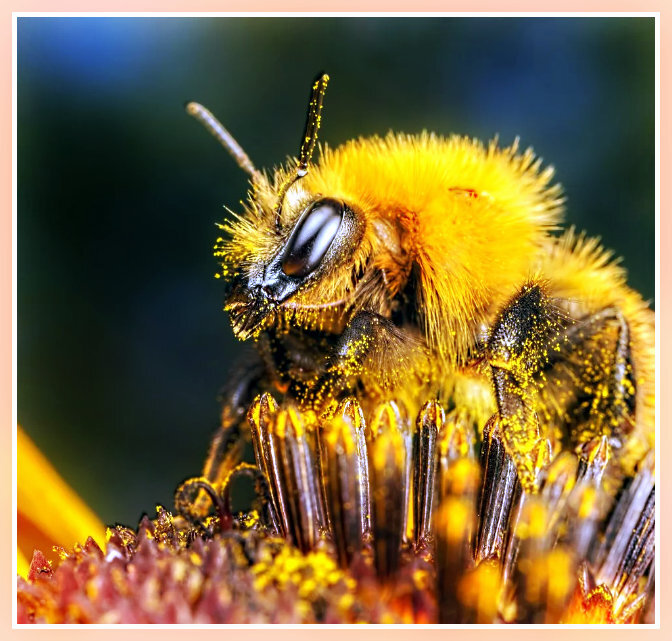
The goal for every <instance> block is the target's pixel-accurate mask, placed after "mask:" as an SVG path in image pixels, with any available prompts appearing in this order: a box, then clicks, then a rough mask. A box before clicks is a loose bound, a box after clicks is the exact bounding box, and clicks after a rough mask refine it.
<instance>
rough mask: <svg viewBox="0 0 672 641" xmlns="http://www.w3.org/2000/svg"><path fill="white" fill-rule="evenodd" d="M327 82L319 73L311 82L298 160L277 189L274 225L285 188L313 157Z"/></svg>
mask: <svg viewBox="0 0 672 641" xmlns="http://www.w3.org/2000/svg"><path fill="white" fill-rule="evenodd" d="M328 82H329V75H328V74H326V73H323V74H321V75H320V76H319V77H318V78H317V80H316V81H315V82H314V83H313V90H312V93H311V94H310V102H309V103H308V117H307V118H306V129H305V131H304V132H303V138H302V139H301V149H300V150H299V161H298V163H297V165H296V168H295V170H294V173H293V174H291V175H290V176H288V178H287V179H286V180H285V182H284V183H283V184H282V186H281V187H280V189H279V190H278V204H277V207H276V209H275V226H276V227H279V226H280V212H281V211H282V202H283V200H284V199H285V194H286V193H287V190H288V189H289V188H290V187H291V186H292V185H293V184H294V183H295V182H296V181H297V180H298V179H299V178H303V177H304V176H305V175H306V174H307V173H308V166H309V164H310V159H311V158H312V157H313V151H314V150H315V144H316V143H317V132H318V131H319V130H320V124H321V123H322V102H323V101H324V94H325V92H326V91H327V83H328Z"/></svg>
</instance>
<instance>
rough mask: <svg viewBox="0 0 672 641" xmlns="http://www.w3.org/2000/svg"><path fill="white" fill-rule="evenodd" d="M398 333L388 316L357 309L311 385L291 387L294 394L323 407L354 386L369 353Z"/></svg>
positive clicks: (383, 348)
mask: <svg viewBox="0 0 672 641" xmlns="http://www.w3.org/2000/svg"><path fill="white" fill-rule="evenodd" d="M400 337H401V334H400V331H399V329H398V328H397V327H396V326H395V325H394V323H392V322H391V321H390V320H388V319H386V318H384V317H383V316H381V315H380V314H376V313H375V312H369V311H362V312H359V313H358V314H356V315H355V316H354V317H353V318H352V319H351V320H350V322H349V323H348V325H347V326H346V328H345V330H344V331H343V333H342V334H341V335H340V336H339V338H338V340H337V342H336V343H335V345H334V346H333V348H332V350H331V352H330V355H329V357H328V359H327V362H326V367H325V369H324V371H323V372H322V373H321V374H319V375H318V377H317V379H316V380H315V381H314V383H313V384H312V385H309V386H306V387H305V388H302V389H296V390H295V394H296V396H297V398H299V399H300V400H301V402H302V403H305V404H306V405H310V406H313V407H325V406H326V405H327V404H328V403H329V402H330V401H332V400H333V399H335V398H337V397H338V396H339V395H340V394H341V393H342V392H343V391H344V390H349V389H354V387H355V385H356V383H357V381H358V380H359V378H360V376H361V374H362V372H363V370H364V367H365V365H366V364H367V361H369V359H370V357H371V356H372V355H373V354H374V353H375V352H376V351H378V350H385V349H387V346H388V344H389V343H390V342H391V341H393V340H394V339H397V338H400Z"/></svg>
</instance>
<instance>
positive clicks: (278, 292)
mask: <svg viewBox="0 0 672 641" xmlns="http://www.w3.org/2000/svg"><path fill="white" fill-rule="evenodd" d="M328 80H329V77H328V76H327V75H326V74H323V75H321V76H320V77H319V78H318V79H317V80H316V81H315V83H314V84H313V88H312V94H311V98H310V102H309V107H308V117H307V121H306V128H305V132H304V136H303V138H302V144H301V148H300V152H299V157H298V159H297V160H293V161H290V167H289V168H288V169H286V170H283V169H279V170H278V171H276V172H275V177H274V179H273V181H271V180H269V179H268V178H267V176H266V175H265V174H263V173H261V172H259V171H258V170H256V169H255V168H254V165H253V164H252V162H251V160H250V159H249V157H248V156H247V155H246V154H245V152H244V151H243V150H242V148H241V147H240V146H239V145H238V143H237V142H236V141H235V140H234V139H233V137H232V136H231V135H230V134H229V133H228V131H226V129H224V127H223V126H222V125H221V124H220V123H219V122H218V121H217V120H216V119H215V117H214V116H213V115H212V114H211V113H210V112H209V111H207V110H206V109H205V108H204V107H202V106H201V105H198V104H197V103H189V105H187V111H188V112H189V113H190V114H191V115H193V116H194V117H196V118H197V119H198V120H200V121H201V122H202V123H203V124H204V125H205V126H206V128H208V129H209V130H210V131H211V133H213V134H214V135H215V136H216V137H217V139H218V140H219V141H220V142H221V143H222V145H223V146H224V147H225V148H226V149H227V150H228V151H229V152H230V153H231V155H232V156H233V157H234V159H235V160H236V161H237V163H238V165H239V166H240V167H241V168H242V169H244V170H245V171H246V172H247V173H248V174H249V175H250V177H251V184H252V189H251V192H250V199H249V203H248V205H247V208H246V211H245V212H244V213H243V214H242V215H237V214H233V216H234V220H233V221H231V222H230V223H227V224H225V225H222V228H223V229H224V230H225V231H226V232H227V235H228V238H227V239H224V238H220V239H218V242H217V245H216V246H215V255H216V256H217V257H218V258H220V260H221V265H222V274H218V276H224V278H225V280H226V283H227V291H226V304H225V309H226V310H227V311H229V312H230V314H231V323H232V327H233V330H234V333H235V335H236V336H237V337H238V338H240V339H241V340H245V339H247V338H250V337H254V336H256V335H257V334H258V333H259V332H260V331H262V330H263V329H264V328H265V327H267V326H269V325H274V324H277V323H279V322H280V320H281V318H282V317H283V316H284V315H285V314H286V313H287V312H288V311H291V312H292V313H294V314H295V313H296V312H297V310H299V311H303V312H305V311H306V310H308V309H313V310H315V309H319V308H320V307H321V306H322V305H327V306H329V305H330V302H329V301H331V302H332V303H333V299H334V295H336V294H337V292H336V291H335V288H334V285H333V280H334V279H333V276H334V270H337V269H338V267H339V266H340V265H342V264H343V263H345V262H347V258H348V257H349V256H351V255H352V252H353V249H354V247H355V246H356V245H357V243H358V241H359V240H360V239H361V236H362V225H361V222H360V219H359V218H358V217H357V216H356V215H355V213H354V212H353V211H352V210H351V209H350V208H349V207H348V206H347V205H346V204H345V203H344V202H342V201H341V200H340V199H337V198H331V197H328V196H324V195H322V194H315V193H309V192H307V191H305V190H303V189H301V181H300V179H301V178H303V177H304V176H305V175H306V174H307V173H308V170H309V167H310V161H311V158H312V155H313V151H314V148H315V144H316V142H317V133H318V130H319V126H320V121H321V110H322V100H323V97H324V93H325V90H326V86H327V82H328ZM308 292H310V296H311V298H310V300H311V302H310V303H307V302H306V300H301V298H302V296H305V294H306V293H308ZM341 293H342V292H341ZM320 299H323V303H320ZM313 315H314V312H313Z"/></svg>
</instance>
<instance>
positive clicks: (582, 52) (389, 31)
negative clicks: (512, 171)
mask: <svg viewBox="0 0 672 641" xmlns="http://www.w3.org/2000/svg"><path fill="white" fill-rule="evenodd" d="M323 70H324V71H327V72H329V74H330V75H331V79H332V80H331V84H330V87H329V90H328V92H327V96H326V100H325V111H324V121H323V127H322V130H321V138H322V140H324V141H326V142H329V144H331V145H336V144H338V143H340V142H343V141H345V140H347V139H349V138H351V137H354V136H359V135H369V134H373V133H385V132H387V131H388V130H390V129H391V130H395V131H407V132H417V131H420V130H422V129H428V130H432V131H436V132H438V133H442V134H448V133H451V132H456V133H462V134H468V135H472V136H476V137H479V138H483V139H489V138H491V137H492V136H494V135H495V134H497V133H498V134H499V135H500V141H501V142H502V143H503V144H509V143H510V142H511V141H512V140H513V138H514V137H515V136H516V135H520V136H521V144H522V146H523V147H527V146H529V145H531V146H533V147H534V149H535V150H536V152H537V153H538V154H539V155H541V156H542V157H543V158H544V159H545V160H547V161H548V162H550V163H552V164H553V165H554V166H555V167H556V169H557V179H558V180H559V181H560V182H561V183H562V184H563V185H564V187H565V191H566V195H567V197H568V202H567V210H568V211H567V221H568V223H571V224H575V225H577V226H578V227H579V228H581V229H585V230H587V231H588V232H589V233H590V234H593V235H600V236H601V237H602V238H603V240H604V243H605V244H606V245H607V246H609V247H611V248H613V249H614V250H615V252H616V254H617V255H621V256H623V257H624V261H625V265H626V266H627V268H628V269H629V273H630V283H631V284H632V286H633V287H635V288H637V289H638V290H640V291H641V292H642V294H643V295H644V296H645V297H647V298H648V299H652V298H653V295H654V244H655V239H654V170H655V159H654V142H655V141H654V122H655V120H654V118H655V113H654V104H655V103H654V100H655V95H654V89H655V78H654V20H653V18H627V19H625V18H553V19H541V18H527V19H523V18H488V19H485V18H426V19H425V18H384V19H379V18H324V19H322V18H295V17H288V18H254V19H253V18H244V19H241V18H146V19H145V18H143V19H139V18H118V19H110V18H107V19H98V18H95V19H94V18H29V17H22V18H19V19H18V337H17V338H18V399H17V403H18V417H19V421H20V423H21V424H22V425H23V427H24V428H25V429H26V431H27V432H28V433H29V434H30V435H31V436H32V437H33V439H34V440H35V441H36V442H37V444H38V445H39V447H40V448H42V450H43V451H44V452H45V453H46V454H47V456H48V457H49V458H50V459H51V461H52V462H53V463H54V465H55V466H56V467H57V469H58V470H59V471H60V472H61V473H62V474H63V475H64V476H65V478H66V479H67V480H68V481H69V482H70V483H71V484H72V485H73V486H74V487H75V488H76V489H77V490H78V492H79V493H80V494H81V495H82V496H83V498H84V499H85V500H86V501H87V502H88V503H89V504H90V505H91V506H92V507H93V508H94V509H95V510H96V511H97V512H98V514H99V515H100V516H101V518H102V519H103V520H104V521H106V522H107V523H114V522H122V523H126V524H131V525H133V524H135V523H136V522H137V520H138V518H139V516H140V515H141V513H142V512H145V511H146V512H149V513H150V514H153V510H154V505H155V504H156V503H157V502H161V503H163V504H165V505H167V506H171V505H172V494H173V490H174V488H175V487H176V486H177V484H178V483H179V482H180V481H181V480H183V479H184V478H186V477H188V476H192V475H195V474H198V473H199V471H200V468H201V464H202V461H203V458H204V456H205V452H206V450H207V445H208V441H209V438H210V434H211V433H212V432H213V431H214V429H215V428H216V426H217V420H218V412H219V408H218V405H217V400H216V397H217V393H218V390H219V388H220V387H221V386H222V384H223V383H224V382H225V381H226V380H227V377H229V376H230V375H231V372H232V368H233V364H234V363H235V362H236V361H237V360H238V358H239V354H240V351H241V348H242V346H241V345H240V344H238V343H237V342H236V341H235V339H234V338H233V337H232V334H231V331H230V328H229V324H228V319H227V317H226V315H225V314H224V313H223V312H222V311H221V306H222V295H221V291H222V285H221V283H220V282H218V281H216V280H215V279H214V278H213V274H214V273H215V270H216V264H215V261H214V259H213V258H212V252H211V246H212V244H213V241H214V239H215V238H216V237H217V230H216V228H215V226H214V222H215V221H218V220H221V219H222V218H223V216H224V213H225V212H224V210H223V209H222V206H223V205H227V206H230V207H232V208H234V209H235V208H236V207H237V206H238V202H239V200H240V199H241V198H243V197H244V195H245V189H246V176H245V175H244V174H243V172H241V171H240V170H239V169H238V168H237V167H236V166H235V164H234V163H233V161H232V160H231V159H230V158H229V157H228V156H227V154H226V153H225V152H224V151H223V150H222V149H221V148H219V147H218V145H217V144H216V143H215V141H214V140H213V139H211V138H210V137H209V136H208V135H207V134H206V132H205V131H204V130H202V129H201V128H200V126H199V125H197V124H196V123H195V122H193V121H192V120H191V119H190V118H189V117H188V116H187V115H185V113H184V110H183V105H184V103H185V101H187V100H198V101H199V102H202V103H203V104H205V105H206V106H208V107H209V108H210V109H211V110H212V111H213V112H214V113H215V114H217V115H218V116H219V117H220V118H221V120H222V121H223V122H224V123H225V125H226V126H227V127H228V128H229V129H230V130H231V131H232V133H233V134H234V136H235V137H236V138H237V139H238V140H239V142H240V143H241V144H242V145H243V146H244V148H245V149H246V151H247V152H248V153H249V155H250V156H251V158H252V159H253V161H254V162H255V164H256V165H257V166H258V167H270V166H272V165H273V164H276V163H278V162H280V161H282V160H283V159H284V158H285V156H286V155H288V154H295V153H296V152H297V147H298V142H299V138H300V135H301V133H302V128H303V125H304V122H305V109H306V103H307V98H308V93H309V86H310V83H311V81H312V80H313V78H314V77H315V76H316V74H317V73H318V72H319V71H323Z"/></svg>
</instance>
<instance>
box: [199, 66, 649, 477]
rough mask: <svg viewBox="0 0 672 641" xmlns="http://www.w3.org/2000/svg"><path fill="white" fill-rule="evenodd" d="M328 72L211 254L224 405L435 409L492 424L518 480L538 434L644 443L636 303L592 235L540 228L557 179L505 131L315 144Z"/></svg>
mask: <svg viewBox="0 0 672 641" xmlns="http://www.w3.org/2000/svg"><path fill="white" fill-rule="evenodd" d="M327 82H328V76H327V75H326V74H325V75H322V76H320V77H319V78H318V79H317V80H316V82H315V83H314V85H313V87H312V94H311V98H310V103H309V109H308V117H307V123H306V129H305V133H304V136H303V138H302V142H301V146H300V151H299V155H298V158H290V159H289V160H288V162H286V163H285V164H284V165H282V166H279V167H277V168H276V169H274V170H273V171H270V172H263V171H259V170H258V169H256V168H255V166H254V164H253V163H252V161H251V160H250V159H249V157H248V156H247V154H245V152H244V151H243V150H242V148H241V147H240V146H239V145H238V143H237V142H236V141H235V140H234V139H233V137H232V136H231V134H230V133H229V132H228V131H227V130H226V129H225V128H224V127H223V126H222V125H221V124H220V123H219V122H218V121H217V120H216V119H215V117H214V116H213V115H212V114H211V113H210V112H209V111H208V110H207V109H205V108H204V107H202V106H201V105H199V104H197V103H189V105H188V106H187V110H188V111H189V113H191V114H192V115H193V116H195V117H196V118H197V119H198V120H200V121H201V122H202V123H203V124H205V125H206V127H207V128H208V129H210V131H211V132H212V133H213V134H214V135H215V136H216V138H217V139H218V140H219V141H220V142H221V143H222V145H223V146H224V147H225V148H226V149H227V150H228V151H229V152H230V154H231V155H232V156H233V158H234V159H235V160H236V161H237V163H238V165H239V166H240V167H241V168H242V169H243V170H244V171H245V172H246V173H247V174H248V175H249V177H250V189H249V192H248V199H247V202H246V204H245V205H244V208H243V210H242V211H241V212H240V213H233V212H232V216H231V218H230V219H229V220H227V221H226V222H224V223H223V224H221V225H220V227H221V229H222V230H223V232H224V233H222V236H221V237H220V238H219V239H218V240H217V243H216V245H215V255H216V257H217V259H218V261H219V265H220V270H219V273H218V274H217V276H218V277H220V278H222V279H223V280H224V281H225V283H226V293H225V297H226V303H225V309H226V310H227V311H228V312H229V314H230V317H231V323H232V327H233V332H234V334H235V335H236V337H237V338H239V339H241V340H252V341H254V343H255V345H256V347H257V351H258V353H259V356H260V359H259V361H258V362H256V363H254V364H251V365H249V366H247V369H246V371H245V372H244V375H242V376H241V377H240V378H239V379H237V384H236V385H235V386H234V388H233V390H232V392H231V394H230V397H229V399H228V401H227V403H226V406H227V407H229V408H240V412H242V411H243V409H244V408H245V407H246V406H247V405H248V404H249V402H250V401H251V398H252V396H253V395H254V394H256V393H257V392H258V391H260V390H266V391H268V390H272V391H274V392H275V393H280V394H284V395H285V397H286V399H288V401H289V402H292V403H296V404H298V405H299V406H300V407H301V408H303V409H304V410H305V411H313V412H315V413H316V414H317V415H319V414H320V413H328V412H329V411H330V408H332V409H333V407H334V405H335V404H336V403H338V402H339V400H341V399H343V398H345V397H348V396H354V397H355V398H357V399H358V400H359V402H360V404H361V406H362V407H363V408H364V411H365V412H366V411H369V410H370V408H372V407H374V406H376V405H377V404H379V403H381V402H384V401H386V400H389V399H395V400H397V401H399V402H402V403H403V404H405V406H407V407H408V408H409V409H410V410H411V411H417V408H419V407H420V406H421V405H422V404H423V403H424V402H425V401H426V400H427V399H429V398H438V399H440V400H441V402H442V403H443V405H444V407H447V408H448V410H449V411H450V412H453V413H459V414H460V415H461V416H464V417H467V419H468V420H469V421H471V422H473V424H474V425H475V426H476V428H477V429H478V431H479V432H480V433H483V430H484V429H486V428H487V429H491V430H492V429H495V430H497V431H498V432H499V433H501V436H502V439H503V441H504V443H505V446H506V449H507V451H508V453H509V454H510V455H511V457H512V458H513V461H514V463H515V465H516V468H517V471H518V476H519V478H520V481H521V483H522V484H523V485H524V487H526V488H534V487H535V483H536V477H535V474H536V472H535V470H536V469H537V468H538V465H537V463H536V462H537V461H538V459H539V456H541V455H542V454H543V452H545V451H546V452H548V451H551V452H556V453H557V451H559V450H562V449H577V448H579V449H580V448H581V447H583V446H585V444H586V443H589V442H591V441H594V440H595V439H603V438H606V439H607V440H608V442H609V445H610V446H611V448H612V450H613V451H615V452H617V453H618V457H617V458H618V460H619V464H620V465H621V467H622V468H624V469H626V470H627V469H628V467H629V466H630V467H632V465H634V463H635V462H636V461H637V460H638V459H639V458H641V456H642V452H645V451H647V450H649V449H650V448H651V447H652V446H653V439H654V403H655V399H654V316H653V312H652V311H651V309H650V308H649V307H648V305H647V303H646V302H645V301H643V300H642V297H641V296H640V295H639V294H638V293H637V292H636V291H633V290H632V289H630V288H629V287H628V286H627V284H626V272H625V270H624V269H623V268H622V267H621V266H620V265H619V264H618V262H617V261H614V260H613V259H612V254H611V253H610V252H608V251H606V250H604V249H603V248H602V247H601V245H600V243H599V241H598V240H597V239H594V238H588V237H586V236H585V235H583V234H578V233H576V231H575V230H574V229H573V228H570V229H569V230H567V231H565V232H564V233H558V230H559V227H560V224H561V222H562V217H563V203H564V199H563V196H562V190H561V187H560V186H559V185H557V184H554V183H553V182H552V178H553V173H554V172H553V168H552V167H550V166H549V167H542V162H541V159H539V158H537V157H535V154H534V152H533V151H532V150H531V149H527V150H526V151H522V150H520V149H519V146H518V142H517V140H516V141H515V142H514V143H513V144H512V145H510V146H509V147H500V146H499V144H498V141H497V140H494V141H492V142H490V143H489V144H483V143H481V142H479V141H478V140H474V139H471V138H467V137H463V136H458V135H450V136H448V137H443V136H440V135H437V134H434V133H428V132H426V131H424V132H422V133H420V134H417V135H406V134H399V133H388V134H387V135H386V136H384V137H377V136H374V137H371V138H360V139H357V140H351V141H349V142H346V143H345V144H343V145H341V146H339V147H336V148H330V147H328V146H327V145H323V146H321V148H319V154H318V155H319V157H318V158H317V159H316V160H315V161H314V162H313V155H314V151H315V147H316V143H317V136H318V130H319V128H320V125H321V120H322V103H323V98H324V94H325V90H326V87H327Z"/></svg>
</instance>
